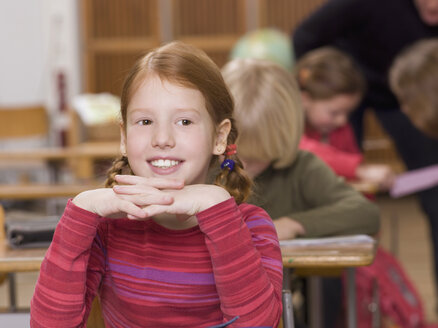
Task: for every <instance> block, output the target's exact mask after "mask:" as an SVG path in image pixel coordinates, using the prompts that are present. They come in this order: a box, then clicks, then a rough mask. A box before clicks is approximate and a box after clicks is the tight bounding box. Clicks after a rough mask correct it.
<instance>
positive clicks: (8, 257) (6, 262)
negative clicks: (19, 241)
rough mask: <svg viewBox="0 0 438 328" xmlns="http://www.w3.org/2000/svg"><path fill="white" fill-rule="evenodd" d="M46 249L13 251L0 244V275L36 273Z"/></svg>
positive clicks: (5, 244) (4, 242)
mask: <svg viewBox="0 0 438 328" xmlns="http://www.w3.org/2000/svg"><path fill="white" fill-rule="evenodd" d="M46 251H47V248H32V249H13V248H10V247H9V246H8V244H7V242H6V241H2V242H1V243H0V273H9V272H29V271H38V270H39V269H40V267H41V262H42V261H43V259H44V255H45V254H46Z"/></svg>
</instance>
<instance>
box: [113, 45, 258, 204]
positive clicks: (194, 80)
mask: <svg viewBox="0 0 438 328" xmlns="http://www.w3.org/2000/svg"><path fill="white" fill-rule="evenodd" d="M151 75H157V76H159V77H160V79H162V80H166V81H168V82H171V83H175V84H178V85H180V86H184V87H187V88H192V89H197V90H199V91H200V92H201V93H202V95H203V96H204V99H205V104H206V108H207V111H208V113H209V114H210V117H211V119H212V122H213V124H214V126H215V127H216V128H217V127H218V125H219V124H220V123H221V122H222V121H223V120H225V119H229V120H230V121H231V131H230V133H229V135H228V139H227V145H231V144H234V143H235V141H236V139H237V136H238V132H237V128H236V126H235V124H234V119H233V109H234V104H233V100H232V98H231V95H230V93H229V91H228V89H227V87H226V85H225V82H224V80H223V78H222V75H221V72H220V70H219V68H218V67H217V66H216V64H215V63H214V62H213V61H212V60H211V59H210V58H209V57H208V56H207V55H206V54H205V53H204V52H203V51H202V50H200V49H197V48H195V47H193V46H190V45H187V44H184V43H183V42H179V41H174V42H171V43H169V44H166V45H164V46H162V47H159V48H157V49H154V50H152V51H151V52H149V53H148V54H146V55H145V56H143V57H142V58H140V59H139V60H138V61H137V63H136V64H135V65H134V67H133V68H132V70H131V71H130V73H129V74H128V76H127V78H126V80H125V83H124V85H123V90H122V96H121V119H122V122H123V126H124V127H125V129H126V117H127V108H128V105H129V102H130V101H131V98H132V96H133V94H134V93H135V92H136V90H137V89H138V88H139V86H140V84H141V83H142V82H143V81H144V80H145V79H146V78H147V77H148V76H151ZM237 151H239V150H237ZM224 156H225V159H232V160H234V162H235V166H234V169H233V170H229V169H228V168H225V169H223V170H221V171H220V173H219V174H218V176H217V177H216V180H215V184H216V185H219V186H222V187H224V188H225V189H226V190H227V191H228V192H229V193H230V194H231V195H232V196H233V197H234V198H235V200H236V202H237V203H241V202H243V201H245V200H246V199H247V198H248V197H249V195H250V193H251V187H252V181H251V180H250V179H249V177H248V176H247V175H246V173H245V171H244V170H243V165H242V163H241V161H240V160H239V158H238V157H237V155H236V154H233V155H226V154H225V155H224ZM214 157H215V158H214V159H213V160H212V162H211V165H213V164H215V163H216V164H217V163H218V158H219V157H218V156H214ZM128 161H129V159H127V158H126V157H123V156H122V157H121V158H118V159H117V160H116V161H115V162H114V164H113V167H112V168H111V169H110V170H109V171H108V178H107V181H106V183H105V185H106V186H107V187H111V186H113V185H114V184H115V181H114V177H115V175H116V174H121V173H122V172H123V170H124V169H125V168H128V167H129V162H128ZM131 174H132V173H131Z"/></svg>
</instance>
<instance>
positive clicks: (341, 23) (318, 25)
mask: <svg viewBox="0 0 438 328" xmlns="http://www.w3.org/2000/svg"><path fill="white" fill-rule="evenodd" d="M373 3H374V4H373ZM373 5H375V1H373V0H326V2H325V3H324V4H323V5H322V6H321V7H320V8H318V9H317V10H316V11H314V12H313V13H312V14H311V15H310V16H309V17H307V18H306V19H305V20H304V21H303V22H301V23H300V24H299V25H298V26H297V28H296V29H295V31H294V32H293V36H292V42H293V45H294V51H295V56H296V57H297V58H300V57H301V56H303V55H304V54H305V53H306V52H308V51H310V50H313V49H316V48H319V47H322V46H327V45H332V44H333V43H334V42H335V41H336V40H337V39H338V38H339V37H342V36H345V35H348V34H351V33H354V31H355V30H356V29H360V28H361V27H362V26H363V24H364V22H365V21H366V20H367V15H368V14H369V12H370V8H371V9H372V7H373ZM374 10H378V8H374ZM368 19H369V16H368Z"/></svg>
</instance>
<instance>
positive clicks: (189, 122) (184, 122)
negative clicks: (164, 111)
mask: <svg viewBox="0 0 438 328" xmlns="http://www.w3.org/2000/svg"><path fill="white" fill-rule="evenodd" d="M178 124H179V125H190V124H192V121H190V120H188V119H182V120H179V121H178Z"/></svg>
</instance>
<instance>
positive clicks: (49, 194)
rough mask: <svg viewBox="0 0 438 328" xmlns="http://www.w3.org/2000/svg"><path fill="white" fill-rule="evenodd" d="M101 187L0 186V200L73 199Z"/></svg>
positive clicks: (92, 185)
mask: <svg viewBox="0 0 438 328" xmlns="http://www.w3.org/2000/svg"><path fill="white" fill-rule="evenodd" d="M99 187H102V186H99V185H97V184H74V185H73V184H24V185H0V199H15V200H17V199H21V200H24V199H26V200H28V199H44V198H56V197H73V196H76V195H77V194H79V193H81V192H83V191H85V190H90V189H96V188H99Z"/></svg>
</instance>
